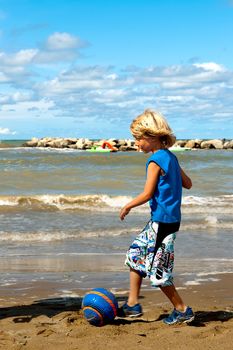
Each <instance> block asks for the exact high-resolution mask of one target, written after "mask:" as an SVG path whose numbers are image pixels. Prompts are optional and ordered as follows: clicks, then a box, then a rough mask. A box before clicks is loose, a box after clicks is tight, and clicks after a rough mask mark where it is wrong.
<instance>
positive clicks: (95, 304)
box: [82, 288, 118, 327]
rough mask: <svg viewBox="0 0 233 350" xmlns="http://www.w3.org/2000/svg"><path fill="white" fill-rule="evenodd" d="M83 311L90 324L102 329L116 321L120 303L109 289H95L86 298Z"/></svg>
mask: <svg viewBox="0 0 233 350" xmlns="http://www.w3.org/2000/svg"><path fill="white" fill-rule="evenodd" d="M82 309H83V313H84V317H85V318H86V319H87V321H88V322H89V323H90V324H92V325H94V326H98V327H101V326H103V325H105V324H106V323H109V322H111V321H113V320H114V318H115V317H116V315H117V309H118V302H117V299H116V297H115V295H114V294H113V293H111V292H109V291H108V290H107V289H104V288H95V289H92V290H91V291H90V292H88V293H87V294H86V295H85V296H84V298H83V301H82Z"/></svg>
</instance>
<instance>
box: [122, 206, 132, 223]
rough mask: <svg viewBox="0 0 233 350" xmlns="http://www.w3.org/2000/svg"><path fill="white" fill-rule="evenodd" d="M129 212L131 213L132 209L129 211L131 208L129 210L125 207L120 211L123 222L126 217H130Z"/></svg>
mask: <svg viewBox="0 0 233 350" xmlns="http://www.w3.org/2000/svg"><path fill="white" fill-rule="evenodd" d="M129 212H130V209H129V208H127V207H126V206H125V207H123V208H122V209H121V211H120V219H121V220H124V218H125V216H126V215H128V214H129Z"/></svg>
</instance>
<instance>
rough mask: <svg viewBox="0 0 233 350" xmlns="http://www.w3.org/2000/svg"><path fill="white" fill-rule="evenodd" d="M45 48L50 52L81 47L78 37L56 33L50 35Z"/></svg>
mask: <svg viewBox="0 0 233 350" xmlns="http://www.w3.org/2000/svg"><path fill="white" fill-rule="evenodd" d="M45 45H46V48H47V49H48V50H51V51H56V50H70V49H75V48H79V47H82V46H83V42H82V41H81V40H80V38H79V37H77V36H74V35H71V34H69V33H59V32H56V33H54V34H52V35H50V36H49V37H48V39H47V41H46V44H45Z"/></svg>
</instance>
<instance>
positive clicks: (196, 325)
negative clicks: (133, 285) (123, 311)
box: [0, 274, 233, 350]
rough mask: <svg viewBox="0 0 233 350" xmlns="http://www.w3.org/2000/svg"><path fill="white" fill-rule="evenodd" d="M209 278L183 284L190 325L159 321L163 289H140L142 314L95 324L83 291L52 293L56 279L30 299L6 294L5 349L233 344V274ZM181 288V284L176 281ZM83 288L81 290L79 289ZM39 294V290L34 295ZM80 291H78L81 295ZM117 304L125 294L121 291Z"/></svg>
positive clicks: (1, 343)
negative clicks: (84, 303) (192, 315)
mask: <svg viewBox="0 0 233 350" xmlns="http://www.w3.org/2000/svg"><path fill="white" fill-rule="evenodd" d="M216 277H217V278H218V279H219V280H218V282H209V283H206V284H203V285H198V286H189V287H187V288H186V289H181V290H180V293H181V294H182V296H183V297H184V299H185V301H186V302H187V303H188V304H190V305H192V307H193V309H194V311H195V314H196V318H195V320H194V321H193V322H192V323H190V324H189V325H184V324H182V325H174V326H167V325H165V324H163V322H162V321H161V320H162V318H163V317H164V316H165V315H167V314H168V313H169V312H170V310H171V305H170V304H169V302H168V301H167V300H166V299H165V297H164V296H163V295H162V293H161V292H160V291H154V290H147V291H144V292H142V294H141V303H142V305H143V309H144V315H143V316H142V317H140V318H137V319H134V320H132V319H129V318H116V319H115V320H114V321H113V322H112V323H111V324H108V325H105V326H103V327H94V326H91V325H90V324H88V323H87V321H86V320H85V319H84V317H83V313H82V310H81V300H82V296H83V291H78V290H77V296H76V297H69V296H67V297H59V296H58V297H57V298H55V297H54V298H49V297H48V296H49V295H51V294H53V293H54V289H56V287H57V286H54V285H53V283H46V284H43V283H41V284H38V286H37V288H38V289H37V290H36V291H34V295H28V296H27V297H26V298H23V297H22V296H21V297H20V296H17V297H16V298H14V300H13V294H12V295H11V298H10V299H11V300H10V301H9V298H8V295H7V293H5V294H2V293H1V295H0V297H1V309H0V319H1V321H0V322H1V331H0V348H1V349H6V350H8V349H9V350H10V349H25V350H26V349H33V350H34V349H38V350H40V349H41V350H42V349H48V350H50V349H51V350H52V349H83V350H89V349H93V348H95V349H103V348H107V349H119V348H121V349H129V350H131V349H132V350H133V349H135V348H139V349H155V348H157V347H159V348H160V349H177V350H178V349H216V350H217V349H219V348H223V349H229V350H230V349H232V340H233V296H232V285H233V274H227V275H220V276H216ZM178 287H179V283H178ZM79 293H80V294H79ZM35 294H36V295H35ZM78 295H79V296H78ZM117 298H118V301H119V304H122V303H123V302H124V301H125V299H126V294H125V293H121V291H119V292H118V293H117Z"/></svg>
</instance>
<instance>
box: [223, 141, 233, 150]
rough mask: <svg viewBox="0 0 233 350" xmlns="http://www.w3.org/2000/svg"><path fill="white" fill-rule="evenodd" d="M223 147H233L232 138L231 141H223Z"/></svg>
mask: <svg viewBox="0 0 233 350" xmlns="http://www.w3.org/2000/svg"><path fill="white" fill-rule="evenodd" d="M223 148H224V149H232V148H233V140H231V141H225V142H224V144H223Z"/></svg>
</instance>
